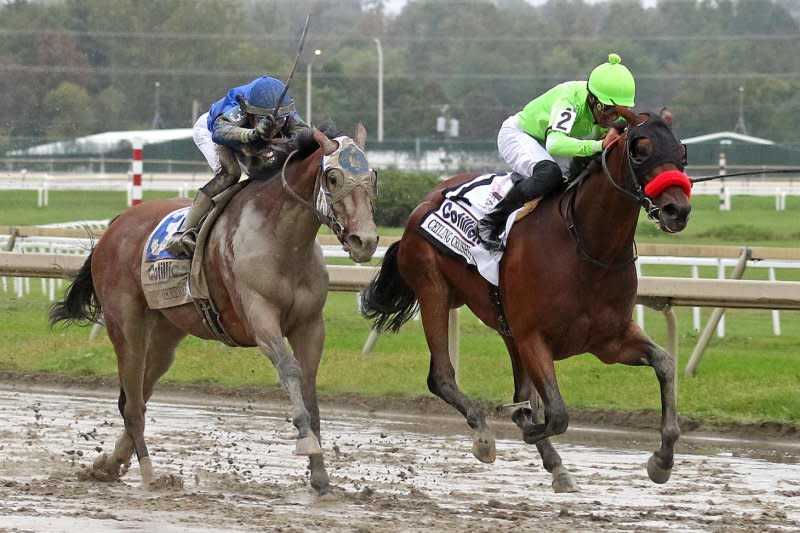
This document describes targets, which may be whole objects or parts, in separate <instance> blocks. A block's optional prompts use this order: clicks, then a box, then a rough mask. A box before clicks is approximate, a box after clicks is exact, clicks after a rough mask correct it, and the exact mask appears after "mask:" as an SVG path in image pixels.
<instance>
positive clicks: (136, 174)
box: [131, 139, 144, 205]
mask: <svg viewBox="0 0 800 533" xmlns="http://www.w3.org/2000/svg"><path fill="white" fill-rule="evenodd" d="M132 144H133V161H131V173H132V175H133V188H132V189H131V205H139V204H140V203H142V167H143V164H142V151H143V146H144V143H143V142H142V140H141V139H134V141H133V143H132Z"/></svg>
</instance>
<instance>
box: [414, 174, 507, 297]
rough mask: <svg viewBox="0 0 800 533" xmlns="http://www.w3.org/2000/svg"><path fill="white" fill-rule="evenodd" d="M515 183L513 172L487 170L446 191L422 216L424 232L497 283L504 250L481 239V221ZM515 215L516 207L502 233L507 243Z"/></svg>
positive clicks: (441, 248)
mask: <svg viewBox="0 0 800 533" xmlns="http://www.w3.org/2000/svg"><path fill="white" fill-rule="evenodd" d="M513 185H514V183H513V182H512V180H511V174H510V173H509V174H484V175H482V176H478V177H476V178H474V179H472V180H470V181H468V182H466V183H463V184H461V185H459V186H458V187H455V188H453V189H450V190H447V191H445V199H444V201H443V202H442V205H440V206H439V208H438V209H435V210H433V211H431V212H430V213H428V214H427V215H425V218H423V219H422V223H421V229H422V232H423V234H424V235H426V236H427V237H428V240H429V241H431V242H432V243H433V244H434V245H435V246H436V247H437V248H439V249H440V250H443V251H447V252H450V253H453V254H455V255H458V256H461V257H462V258H463V259H464V260H465V261H466V262H467V263H468V264H470V265H473V266H475V268H476V269H477V270H478V272H479V273H480V274H481V276H483V277H484V278H485V279H486V281H488V282H489V283H491V284H492V285H497V284H498V280H499V273H500V259H501V258H502V257H503V252H502V251H489V250H487V249H486V248H484V247H483V245H482V244H480V243H479V242H478V221H479V220H480V219H481V218H483V216H484V215H486V213H488V212H489V211H491V210H492V209H494V207H495V206H496V205H497V203H498V202H499V201H500V200H502V199H503V198H504V197H505V195H506V194H508V191H510V190H511V187H513ZM515 218H516V211H515V212H514V213H512V214H511V215H510V216H509V217H508V220H507V221H506V227H505V230H504V231H503V233H502V235H501V240H502V242H503V244H504V245H505V242H506V237H507V235H508V233H509V231H511V226H512V225H513V224H514V220H515Z"/></svg>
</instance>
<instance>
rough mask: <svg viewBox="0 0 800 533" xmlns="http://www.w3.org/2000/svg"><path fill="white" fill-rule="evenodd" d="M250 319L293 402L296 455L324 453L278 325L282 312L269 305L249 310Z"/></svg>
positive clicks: (298, 372)
mask: <svg viewBox="0 0 800 533" xmlns="http://www.w3.org/2000/svg"><path fill="white" fill-rule="evenodd" d="M249 316H252V317H254V320H253V324H252V328H253V332H254V336H255V340H256V344H257V345H258V347H259V348H260V349H261V351H262V352H263V353H264V355H266V356H267V357H268V358H269V360H270V361H271V362H272V366H274V367H275V370H276V371H277V372H278V379H279V380H280V382H281V385H282V386H283V388H284V389H286V392H288V393H289V400H290V401H291V402H292V423H293V424H294V426H295V427H296V428H297V444H296V448H295V453H296V454H297V455H316V454H321V453H322V448H321V447H320V445H319V440H318V439H317V436H316V435H315V434H314V431H313V430H312V427H311V413H309V412H308V409H306V404H305V401H304V400H303V384H302V381H303V370H302V368H301V367H300V364H299V363H298V362H297V359H295V357H294V355H293V354H292V352H291V351H290V350H289V348H288V347H287V346H286V343H285V342H284V341H283V333H282V331H281V329H280V325H279V323H278V318H277V317H278V316H279V313H278V311H277V310H275V309H272V308H271V307H270V306H269V305H267V304H266V303H262V304H254V305H252V306H250V307H249Z"/></svg>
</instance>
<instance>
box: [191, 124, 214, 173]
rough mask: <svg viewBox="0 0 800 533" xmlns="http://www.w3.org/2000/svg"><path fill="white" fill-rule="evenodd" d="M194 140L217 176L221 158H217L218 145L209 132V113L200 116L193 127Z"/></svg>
mask: <svg viewBox="0 0 800 533" xmlns="http://www.w3.org/2000/svg"><path fill="white" fill-rule="evenodd" d="M192 138H193V139H194V144H195V145H196V146H197V148H199V149H200V152H201V153H202V154H203V156H205V158H206V161H208V166H210V167H211V170H212V171H214V173H215V174H216V173H217V171H218V170H219V156H217V143H215V142H214V141H213V140H212V138H211V132H210V131H208V112H206V113H203V114H202V115H200V117H199V118H198V119H197V120H196V121H195V123H194V126H193V127H192Z"/></svg>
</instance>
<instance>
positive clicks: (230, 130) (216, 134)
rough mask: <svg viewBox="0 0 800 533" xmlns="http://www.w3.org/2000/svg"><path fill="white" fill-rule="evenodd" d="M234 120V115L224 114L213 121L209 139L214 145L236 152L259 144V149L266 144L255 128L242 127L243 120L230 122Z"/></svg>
mask: <svg viewBox="0 0 800 533" xmlns="http://www.w3.org/2000/svg"><path fill="white" fill-rule="evenodd" d="M235 118H237V116H236V115H234V116H231V113H225V114H224V115H220V116H218V117H217V118H216V120H214V129H213V130H212V131H211V139H212V140H213V141H214V142H215V143H217V144H221V145H222V146H227V147H228V148H231V149H232V150H235V151H237V152H238V151H241V149H242V148H243V147H245V146H254V145H258V144H260V145H261V146H260V147H263V146H265V145H266V142H264V140H263V139H262V138H261V137H260V136H259V135H258V133H257V130H256V128H245V127H243V126H244V124H245V120H246V119H245V118H243V117H242V118H241V119H239V120H232V119H235Z"/></svg>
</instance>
